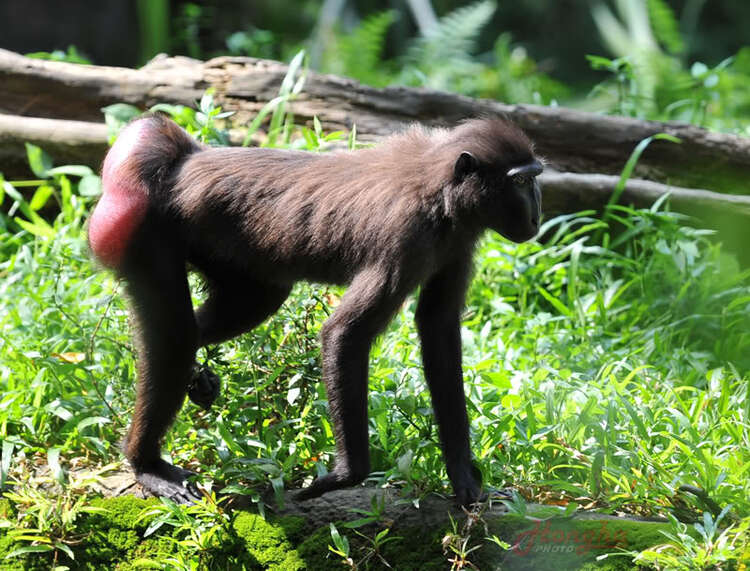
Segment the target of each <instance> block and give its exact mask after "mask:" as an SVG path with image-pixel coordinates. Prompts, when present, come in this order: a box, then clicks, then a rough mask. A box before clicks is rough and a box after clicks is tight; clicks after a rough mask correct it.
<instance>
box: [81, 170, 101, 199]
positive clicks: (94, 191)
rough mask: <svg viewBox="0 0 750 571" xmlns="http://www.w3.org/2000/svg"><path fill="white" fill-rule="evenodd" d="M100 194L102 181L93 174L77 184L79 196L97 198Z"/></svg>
mask: <svg viewBox="0 0 750 571" xmlns="http://www.w3.org/2000/svg"><path fill="white" fill-rule="evenodd" d="M101 193H102V179H101V178H100V177H98V176H97V175H95V174H92V175H89V176H85V177H83V178H82V179H81V182H79V183H78V194H80V195H81V196H99V195H100V194H101Z"/></svg>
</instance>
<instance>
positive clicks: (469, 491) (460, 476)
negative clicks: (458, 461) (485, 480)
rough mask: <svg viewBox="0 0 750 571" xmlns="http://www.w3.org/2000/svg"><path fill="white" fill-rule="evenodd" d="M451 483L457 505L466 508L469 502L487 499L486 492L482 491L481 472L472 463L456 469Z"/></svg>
mask: <svg viewBox="0 0 750 571" xmlns="http://www.w3.org/2000/svg"><path fill="white" fill-rule="evenodd" d="M451 472H453V471H449V474H450V473H451ZM451 483H452V484H453V491H454V492H455V493H456V503H458V505H461V506H464V507H467V508H468V507H469V506H471V504H475V503H477V502H481V501H484V500H485V499H487V494H486V493H484V494H483V493H482V473H481V472H480V471H479V468H477V467H476V466H474V464H469V465H468V466H466V467H465V468H464V469H459V470H456V471H455V473H454V475H453V476H452V477H451Z"/></svg>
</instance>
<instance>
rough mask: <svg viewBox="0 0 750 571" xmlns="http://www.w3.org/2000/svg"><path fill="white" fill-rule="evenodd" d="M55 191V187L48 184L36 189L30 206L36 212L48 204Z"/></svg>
mask: <svg viewBox="0 0 750 571" xmlns="http://www.w3.org/2000/svg"><path fill="white" fill-rule="evenodd" d="M54 191H55V189H54V187H52V186H50V185H48V184H43V185H41V186H40V187H39V188H37V189H36V192H35V193H34V196H32V197H31V201H30V202H29V208H31V209H32V210H33V211H34V212H36V211H37V210H39V209H41V208H43V207H44V205H45V204H47V201H48V200H49V197H50V196H52V193H53V192H54Z"/></svg>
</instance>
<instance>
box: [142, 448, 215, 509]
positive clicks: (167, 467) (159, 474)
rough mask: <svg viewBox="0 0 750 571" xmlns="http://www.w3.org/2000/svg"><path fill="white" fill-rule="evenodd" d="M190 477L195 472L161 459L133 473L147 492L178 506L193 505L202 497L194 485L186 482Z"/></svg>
mask: <svg viewBox="0 0 750 571" xmlns="http://www.w3.org/2000/svg"><path fill="white" fill-rule="evenodd" d="M191 476H195V472H191V471H190V470H185V469H183V468H180V467H178V466H173V465H172V464H170V463H169V462H166V461H165V460H162V459H159V460H157V461H156V463H155V464H154V465H153V466H151V467H149V468H147V469H144V470H142V471H140V472H136V473H135V479H136V481H137V482H138V483H139V484H140V485H141V486H143V487H144V488H146V489H147V490H148V491H149V492H151V493H152V494H154V495H155V496H159V497H162V498H169V499H170V500H172V501H173V502H176V503H178V504H189V503H193V502H195V501H197V500H199V499H200V498H201V497H202V496H201V493H200V491H199V490H198V488H196V487H195V484H193V483H192V482H190V481H189V480H188V478H190V477H191Z"/></svg>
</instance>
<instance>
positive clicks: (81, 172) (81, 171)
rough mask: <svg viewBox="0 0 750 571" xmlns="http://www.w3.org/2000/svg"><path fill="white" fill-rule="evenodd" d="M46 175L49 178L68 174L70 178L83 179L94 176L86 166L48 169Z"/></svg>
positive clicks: (64, 166)
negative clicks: (77, 177)
mask: <svg viewBox="0 0 750 571" xmlns="http://www.w3.org/2000/svg"><path fill="white" fill-rule="evenodd" d="M47 174H48V175H50V176H55V175H58V174H68V175H71V176H80V177H84V176H89V175H92V174H94V171H92V170H91V167H87V166H86V165H63V166H61V167H55V168H53V169H50V170H49V171H47Z"/></svg>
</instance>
